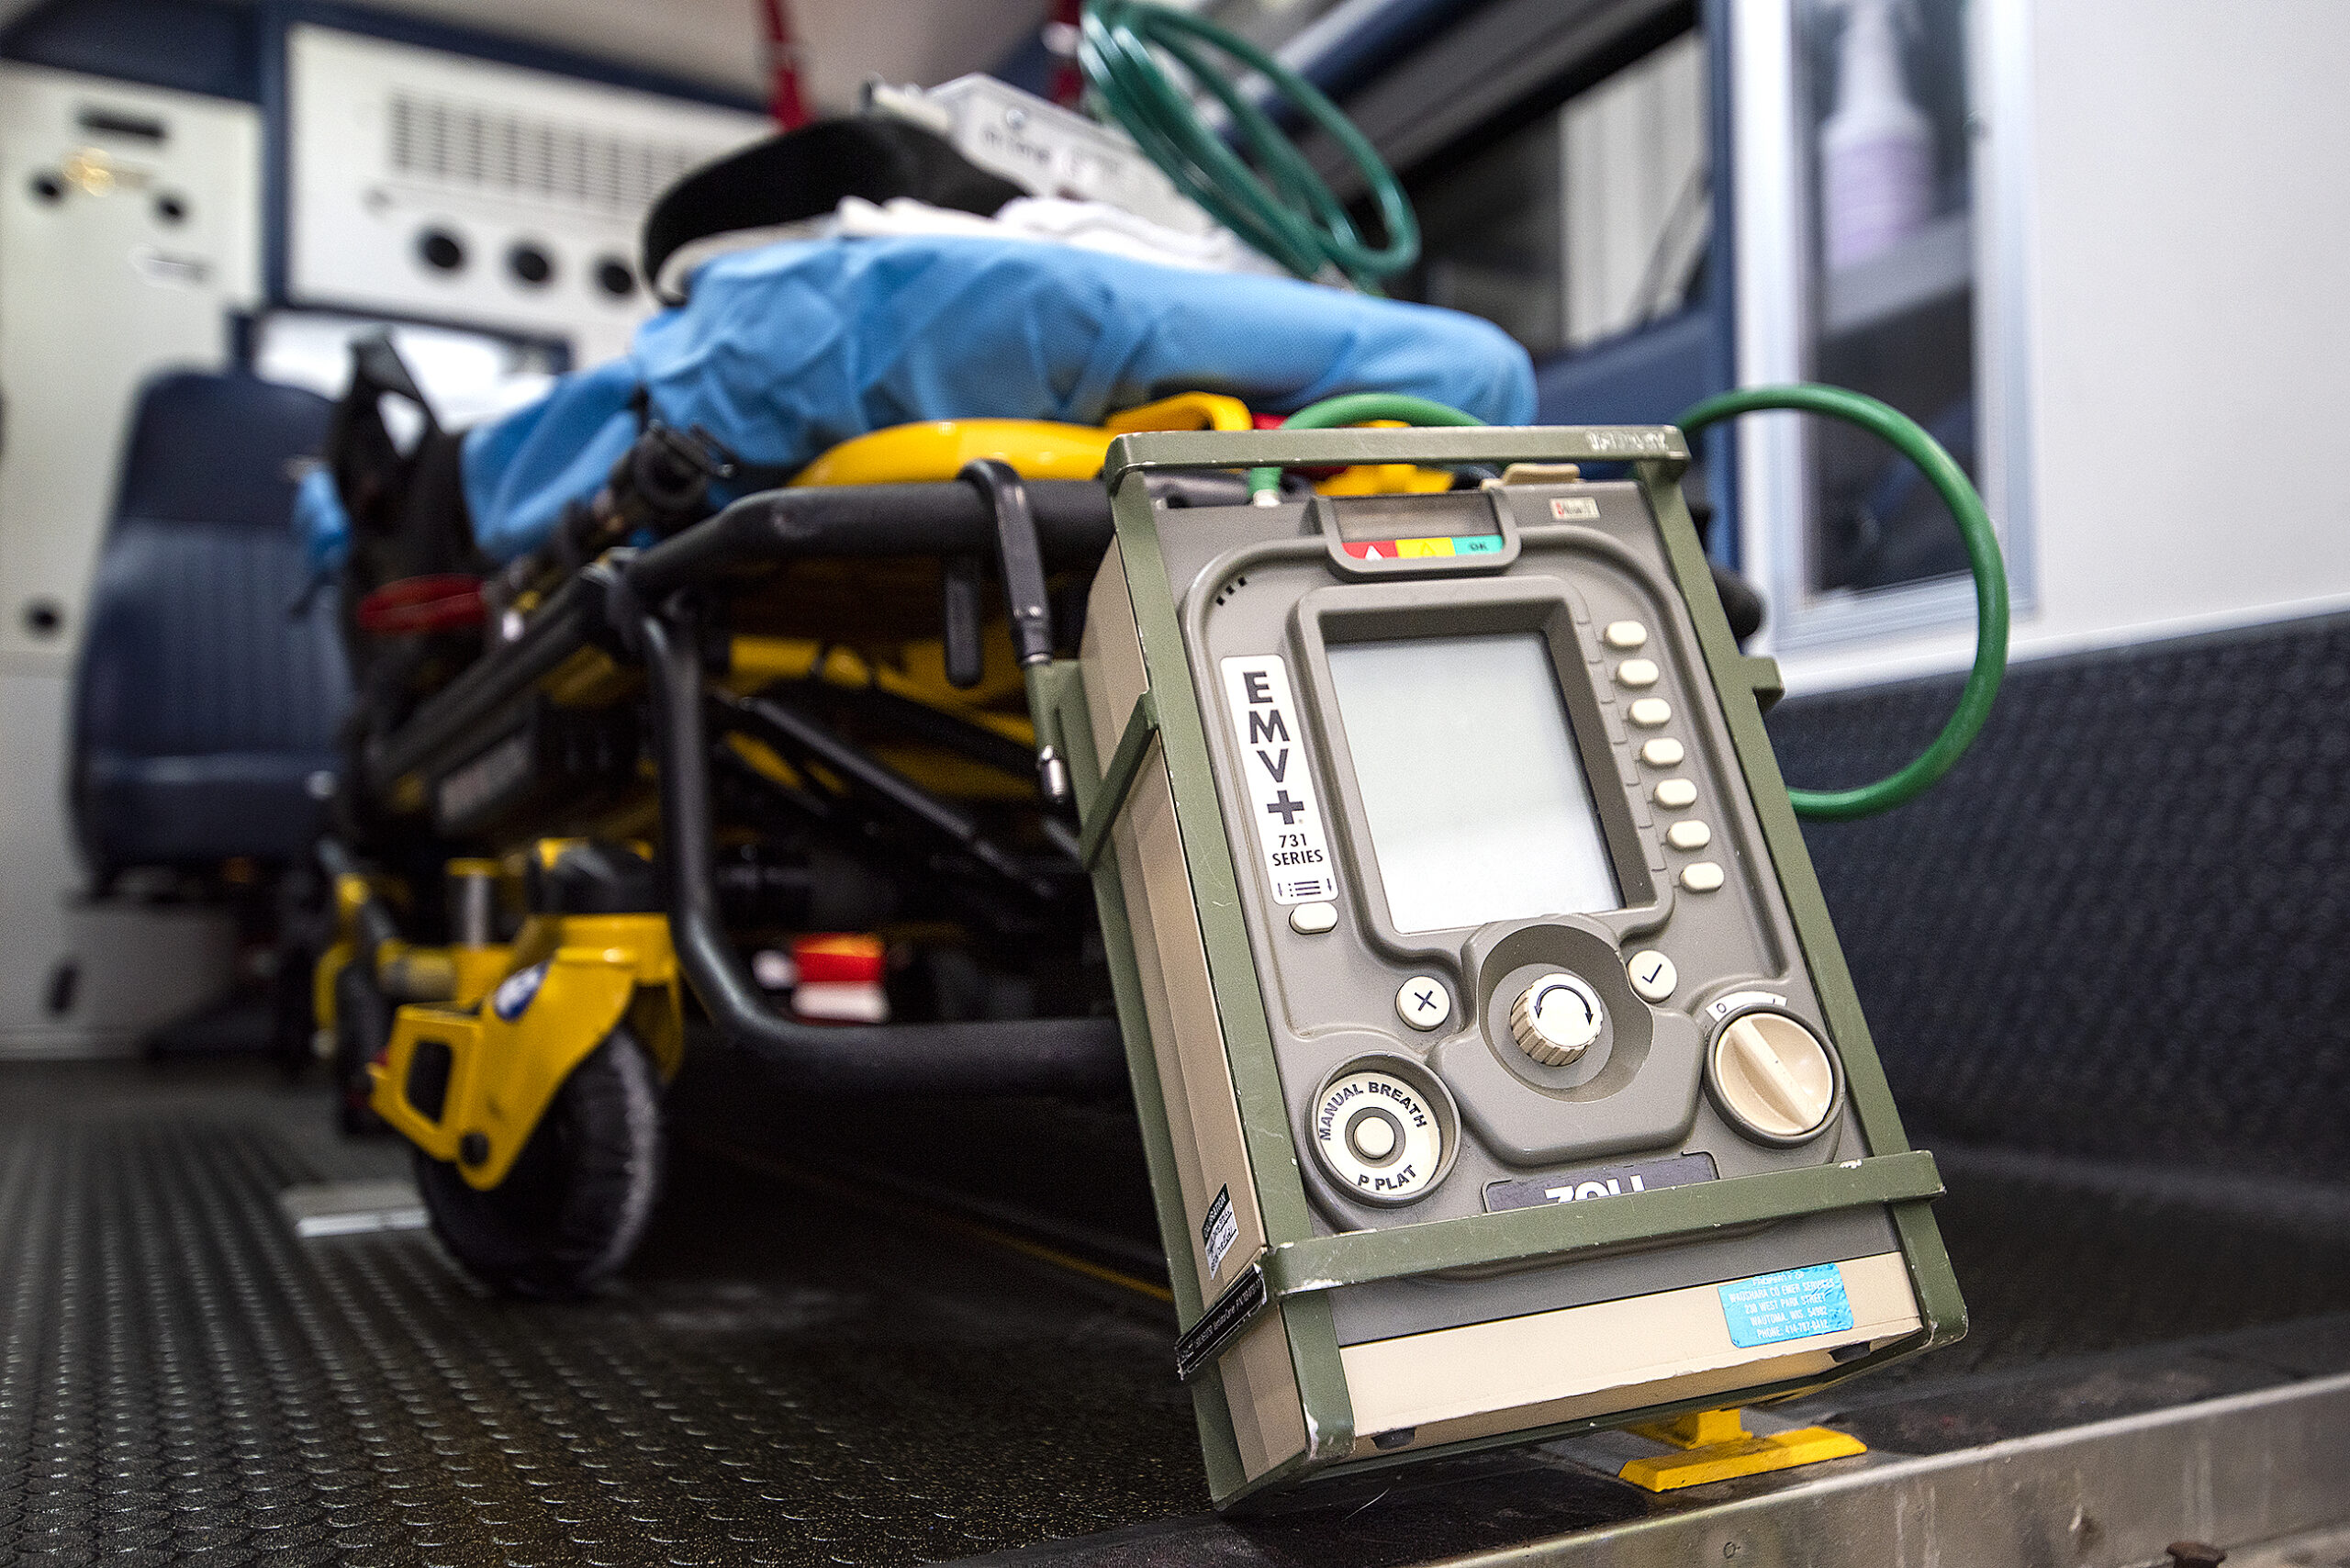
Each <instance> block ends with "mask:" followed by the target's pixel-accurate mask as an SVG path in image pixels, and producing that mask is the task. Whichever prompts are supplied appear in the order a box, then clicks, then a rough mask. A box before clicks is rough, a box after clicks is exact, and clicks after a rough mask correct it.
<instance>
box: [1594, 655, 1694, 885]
mask: <svg viewBox="0 0 2350 1568" xmlns="http://www.w3.org/2000/svg"><path fill="white" fill-rule="evenodd" d="M1599 636H1600V641H1602V642H1604V643H1606V644H1607V645H1608V646H1609V647H1611V648H1616V649H1618V650H1629V649H1633V648H1640V647H1645V646H1647V645H1648V640H1649V629H1648V628H1647V627H1645V626H1643V625H1641V624H1640V623H1639V622H1637V621H1611V622H1608V623H1607V625H1606V628H1605V629H1604V630H1602V631H1601V633H1600V634H1599ZM1657 679H1658V671H1657V667H1656V662H1655V661H1654V660H1653V659H1640V658H1635V659H1625V660H1623V661H1622V662H1621V663H1619V664H1617V666H1616V683H1617V685H1619V686H1623V687H1626V688H1628V689H1632V690H1635V691H1639V690H1644V689H1647V688H1649V687H1651V686H1654V685H1655V684H1656V683H1657ZM1625 717H1627V718H1628V719H1629V720H1631V722H1632V724H1633V726H1634V727H1635V728H1637V729H1643V730H1661V729H1662V728H1664V726H1665V725H1667V724H1669V723H1671V722H1673V704H1672V703H1670V702H1667V701H1666V700H1664V699H1663V698H1662V697H1639V698H1635V699H1634V700H1632V702H1631V705H1630V706H1629V707H1628V708H1627V709H1626V710H1625ZM1687 756H1688V752H1687V749H1686V748H1685V747H1684V746H1683V745H1682V744H1681V743H1680V742H1679V741H1677V740H1674V739H1673V737H1672V736H1671V735H1656V736H1653V737H1651V739H1649V740H1646V741H1643V742H1641V743H1640V760H1641V761H1642V762H1644V763H1646V764H1648V766H1650V767H1656V768H1666V767H1680V766H1681V764H1682V762H1683V761H1684V760H1685V759H1686V757H1687ZM1649 799H1650V800H1651V801H1655V802H1656V803H1657V804H1658V805H1659V806H1660V807H1662V808H1663V809H1664V810H1665V811H1668V812H1685V811H1687V810H1688V809H1689V808H1690V807H1692V806H1694V805H1695V804H1696V803H1697V786H1696V785H1695V784H1694V783H1692V782H1690V781H1689V780H1688V779H1686V778H1660V779H1659V780H1657V783H1656V787H1655V788H1654V789H1652V790H1650V791H1649ZM1664 841H1665V842H1666V843H1667V844H1670V845H1671V846H1673V848H1675V849H1680V850H1687V851H1695V850H1699V849H1703V848H1705V847H1706V846H1707V845H1709V844H1711V843H1712V842H1713V841H1714V830H1713V829H1712V828H1711V827H1708V826H1707V824H1706V823H1702V822H1699V821H1697V820H1695V818H1688V819H1684V821H1681V822H1676V823H1673V824H1672V825H1671V826H1670V827H1667V828H1666V829H1665V830H1664ZM1681 885H1682V886H1683V887H1684V888H1686V889H1688V890H1690V891H1691V892H1693V893H1710V892H1712V891H1714V890H1716V889H1717V888H1719V887H1720V886H1721V885H1722V868H1721V867H1720V866H1719V865H1718V864H1717V863H1716V862H1714V861H1711V860H1693V861H1691V862H1690V863H1689V864H1688V865H1686V866H1684V867H1683V868H1681Z"/></svg>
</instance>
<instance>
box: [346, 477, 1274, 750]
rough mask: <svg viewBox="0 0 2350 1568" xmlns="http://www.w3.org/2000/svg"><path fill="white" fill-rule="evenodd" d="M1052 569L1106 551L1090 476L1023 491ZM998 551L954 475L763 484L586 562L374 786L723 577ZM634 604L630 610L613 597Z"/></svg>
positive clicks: (978, 500) (432, 704)
mask: <svg viewBox="0 0 2350 1568" xmlns="http://www.w3.org/2000/svg"><path fill="white" fill-rule="evenodd" d="M1026 488H1027V490H1028V496H1029V504H1030V509H1031V510H1032V512H1033V514H1034V516H1035V522H1036V538H1037V543H1038V545H1039V546H1040V548H1041V549H1042V551H1043V553H1044V558H1045V560H1046V564H1047V565H1049V566H1091V565H1092V564H1093V563H1094V562H1096V561H1099V560H1100V559H1101V558H1102V553H1103V552H1104V551H1106V550H1108V549H1109V547H1110V536H1111V528H1110V498H1109V493H1108V492H1107V491H1106V490H1104V489H1103V488H1102V486H1101V485H1100V484H1098V483H1096V482H1095V481H1093V480H1091V479H1039V480H1035V481H1033V482H1031V483H1030V484H1029V485H1028V486H1027V487H1026ZM1192 488H1195V489H1198V490H1199V491H1200V492H1201V494H1202V496H1203V498H1207V497H1209V496H1214V498H1216V499H1230V498H1231V497H1230V496H1226V495H1225V494H1223V493H1222V492H1223V491H1224V490H1225V489H1229V490H1231V491H1232V492H1233V493H1234V494H1235V495H1237V494H1238V493H1239V490H1238V486H1237V482H1232V483H1228V484H1223V485H1219V484H1218V482H1217V480H1216V479H1215V477H1214V476H1210V479H1209V481H1208V482H1207V483H1206V484H1205V485H1196V484H1195V485H1193V486H1192ZM996 549H997V540H996V525H995V519H994V514H993V512H992V511H991V510H990V508H989V506H988V502H987V499H986V498H985V497H983V496H981V495H980V494H979V491H978V490H976V489H974V488H973V487H971V486H969V485H967V484H963V483H961V482H959V481H950V482H947V483H943V484H935V485H844V486H838V487H809V488H806V489H796V490H763V491H761V492H759V493H758V494H756V495H753V496H745V497H744V498H743V499H741V500H739V501H736V502H735V503H734V504H733V505H732V506H730V507H728V508H726V509H725V510H723V511H721V512H719V513H718V514H717V515H716V516H714V517H711V518H708V519H705V520H704V521H700V522H698V523H696V524H694V525H693V526H692V527H691V528H688V529H685V530H683V531H681V532H678V533H676V534H674V535H672V536H671V537H669V538H667V539H665V540H663V541H662V542H661V543H658V544H655V545H653V546H652V547H650V548H649V549H646V550H644V551H643V552H642V553H640V554H637V555H635V556H634V557H632V558H631V559H630V560H629V561H628V562H627V563H626V565H625V566H621V568H620V569H619V570H618V571H612V570H609V569H602V568H597V567H591V568H589V570H588V572H586V573H583V574H582V575H581V576H579V577H574V578H572V579H571V580H570V581H568V582H565V584H564V585H563V586H562V587H561V588H557V589H556V590H555V591H554V594H552V595H551V596H549V598H548V599H547V602H546V604H545V606H544V607H543V609H541V610H540V611H539V612H538V613H537V614H536V615H534V616H532V618H531V622H530V624H529V625H528V626H527V627H526V628H525V629H524V630H523V633H522V634H521V636H520V637H519V638H517V639H516V640H515V641H513V642H512V643H509V644H506V645H505V646H503V647H501V648H498V649H497V650H495V651H494V652H492V653H490V654H489V655H487V656H485V657H484V658H483V659H482V660H481V661H480V662H479V663H477V664H476V665H474V666H472V667H471V668H469V669H467V670H466V671H465V672H464V674H463V675H460V676H459V677H458V678H456V679H455V680H453V681H452V682H450V683H449V685H448V686H447V687H446V688H445V689H442V691H440V692H438V693H437V694H435V695H434V696H433V697H432V699H431V700H429V701H427V702H426V703H425V704H424V705H423V706H422V707H421V708H420V709H419V710H418V711H417V712H416V714H415V716H414V717H413V718H411V719H410V720H409V721H408V722H407V723H405V724H403V725H401V726H400V728H399V729H398V730H397V732H396V733H394V734H391V735H389V736H386V738H385V739H384V741H383V742H382V743H381V744H380V745H377V746H376V747H375V749H374V750H373V751H372V752H371V753H370V755H369V756H368V758H367V764H366V766H367V782H368V787H369V788H370V789H371V790H375V791H377V792H382V791H385V790H390V789H391V788H392V787H393V786H394V785H396V784H397V783H398V782H399V781H400V780H401V779H402V778H407V777H408V775H410V774H412V773H414V772H416V771H417V770H418V769H419V768H420V767H427V766H429V765H431V764H432V763H434V762H438V761H441V760H442V759H444V758H451V754H452V753H453V752H456V751H457V750H458V748H460V747H462V746H464V745H466V744H467V743H468V742H469V741H472V740H473V739H475V738H476V737H477V736H478V735H479V734H481V731H482V727H483V726H484V725H485V724H486V723H487V722H489V721H490V720H492V719H493V718H495V717H496V716H497V715H498V712H499V711H501V710H503V709H504V708H505V707H506V706H507V705H508V704H509V703H510V702H513V701H514V700H517V699H519V698H520V697H521V696H522V695H523V694H524V693H525V692H527V691H529V690H530V689H531V688H532V687H533V686H535V685H537V684H538V683H539V681H540V680H542V679H543V678H545V677H546V676H547V675H548V674H549V673H550V672H552V671H553V670H554V669H555V668H556V667H557V666H560V665H561V664H562V663H563V661H564V660H565V659H567V658H569V657H570V656H571V655H573V654H575V653H576V652H578V650H579V649H581V648H582V647H584V646H586V645H587V644H588V642H589V641H590V640H591V639H592V638H593V637H595V636H596V635H597V634H598V633H599V631H602V630H604V629H605V628H606V627H607V626H608V625H609V626H610V630H612V631H614V632H617V633H620V634H621V635H622V636H631V635H633V625H632V622H633V620H634V612H635V607H636V606H638V605H652V604H657V603H659V602H660V601H662V600H663V599H667V598H668V597H670V596H671V595H672V594H675V593H677V591H679V590H680V589H684V588H696V587H699V586H700V585H702V584H704V583H709V582H713V581H716V580H718V579H720V578H722V577H729V576H733V575H736V574H739V573H744V572H749V571H755V570H756V569H758V568H759V567H762V566H769V567H771V566H780V565H782V564H783V563H785V562H787V561H792V560H801V559H813V558H817V557H833V558H840V557H867V558H870V557H878V556H890V555H935V556H941V557H945V556H950V555H957V554H993V553H994V552H995V550H996ZM616 600H634V601H635V603H634V605H630V604H623V603H620V602H616Z"/></svg>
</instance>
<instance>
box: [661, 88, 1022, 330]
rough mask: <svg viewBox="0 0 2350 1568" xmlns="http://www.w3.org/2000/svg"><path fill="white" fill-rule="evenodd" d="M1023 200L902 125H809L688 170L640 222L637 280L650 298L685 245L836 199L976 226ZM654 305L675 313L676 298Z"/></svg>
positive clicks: (866, 121)
mask: <svg viewBox="0 0 2350 1568" xmlns="http://www.w3.org/2000/svg"><path fill="white" fill-rule="evenodd" d="M1027 194H1028V193H1027V192H1026V191H1024V190H1023V189H1022V188H1021V187H1020V186H1018V185H1013V183H1012V182H1011V181H1010V180H1006V179H1003V178H1002V177H1000V176H998V175H995V174H989V173H988V172H987V171H986V170H985V169H982V168H980V167H979V165H978V164H976V163H974V162H971V161H970V160H969V159H968V158H966V157H964V156H963V154H962V153H960V152H958V151H956V150H955V147H954V145H953V144H952V143H951V142H949V141H947V140H946V139H945V138H943V137H940V136H938V135H936V134H934V132H931V131H928V130H924V129H923V128H922V127H920V126H918V125H915V124H913V123H912V122H911V121H908V120H901V119H895V118H890V117H889V116H886V115H869V116H865V117H863V118H856V119H831V120H818V121H817V122H816V123H815V124H813V125H806V126H802V127H800V129H798V130H791V131H786V132H785V133H784V134H782V135H781V136H778V137H774V138H771V139H769V140H766V141H762V142H759V143H758V144H756V145H755V146H752V147H746V148H744V150H743V151H740V152H737V153H735V154H734V155H733V157H731V158H725V159H722V160H720V161H719V162H715V163H711V164H709V165H707V166H706V167H704V168H700V169H697V170H696V171H694V173H692V174H688V175H687V176H686V177H685V178H684V179H682V180H680V181H678V182H677V184H676V185H671V186H670V187H669V188H668V190H666V192H664V193H663V194H662V196H661V199H660V200H659V201H657V202H655V203H654V204H653V210H652V211H651V212H649V213H647V214H646V215H645V218H644V256H643V262H644V277H645V280H646V283H647V284H648V286H651V287H652V288H653V289H654V290H655V292H656V293H658V292H659V290H660V278H661V268H662V267H663V266H664V265H665V264H666V263H667V262H668V260H669V258H670V257H671V256H674V255H676V254H677V252H679V251H682V250H684V249H685V248H686V247H687V246H688V245H690V244H692V243H693V242H694V241H697V240H706V239H708V238H710V237H711V235H713V234H731V233H733V232H735V231H737V230H744V229H767V228H772V227H774V226H775V225H777V224H781V223H798V222H800V221H801V220H803V219H805V218H815V217H819V216H821V215H822V214H824V213H827V212H830V211H832V210H833V208H834V207H838V206H839V205H840V203H841V198H842V197H843V196H861V197H863V198H864V199H865V200H867V201H871V202H883V201H888V200H890V198H891V197H893V196H912V197H913V198H914V199H915V200H917V201H925V202H928V203H930V204H931V205H932V206H933V207H952V208H954V209H955V210H956V211H957V212H975V213H978V214H979V216H981V217H983V218H984V217H988V216H990V215H991V214H993V213H994V212H995V210H996V209H997V208H998V207H1002V205H1003V204H1004V203H1005V202H1008V201H1011V200H1013V198H1015V197H1018V196H1026V195H1027ZM661 298H662V300H663V301H664V302H665V303H666V304H670V305H677V304H682V303H683V302H684V298H685V297H684V296H683V295H682V294H679V295H674V296H673V295H667V294H662V295H661Z"/></svg>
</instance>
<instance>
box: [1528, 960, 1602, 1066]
mask: <svg viewBox="0 0 2350 1568" xmlns="http://www.w3.org/2000/svg"><path fill="white" fill-rule="evenodd" d="M1606 1022H1607V1010H1606V1008H1604V1007H1602V1006H1601V1005H1600V1004H1599V993H1598V992H1597V991H1594V990H1592V989H1591V987H1590V986H1589V985H1588V984H1586V983H1585V982H1584V981H1583V980H1581V979H1580V978H1578V977H1577V976H1574V975H1571V974H1568V973H1567V972H1565V971H1564V970H1562V969H1556V970H1553V971H1551V972H1550V973H1549V974H1547V975H1544V976H1543V977H1542V978H1541V979H1539V980H1536V981H1535V982H1534V983H1533V984H1532V985H1529V986H1527V988H1526V989H1525V990H1524V991H1520V992H1518V996H1517V1004H1516V1006H1514V1007H1512V1008H1511V1009H1510V1010H1509V1032H1510V1037H1511V1038H1512V1039H1514V1040H1516V1042H1517V1048H1518V1049H1520V1050H1522V1051H1524V1052H1525V1053H1526V1054H1527V1056H1529V1057H1532V1058H1534V1059H1535V1060H1536V1061H1539V1062H1540V1063H1541V1064H1542V1065H1543V1066H1544V1067H1565V1066H1567V1065H1568V1064H1569V1063H1571V1062H1572V1061H1573V1060H1575V1058H1578V1057H1580V1056H1582V1055H1583V1052H1585V1051H1587V1050H1589V1049H1590V1048H1591V1047H1592V1043H1593V1042H1594V1041H1595V1040H1597V1039H1598V1038H1599V1032H1600V1030H1601V1028H1602V1027H1603V1026H1605V1025H1606Z"/></svg>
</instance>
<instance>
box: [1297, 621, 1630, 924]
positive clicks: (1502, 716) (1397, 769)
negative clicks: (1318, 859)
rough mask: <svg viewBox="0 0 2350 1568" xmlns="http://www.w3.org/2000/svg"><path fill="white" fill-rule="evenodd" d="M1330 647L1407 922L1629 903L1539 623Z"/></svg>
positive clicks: (1396, 918)
mask: <svg viewBox="0 0 2350 1568" xmlns="http://www.w3.org/2000/svg"><path fill="white" fill-rule="evenodd" d="M1329 652H1330V678H1331V680H1332V682H1333V683H1334V684H1335V685H1336V686H1337V696H1338V716H1339V718H1340V720H1341V721H1342V722H1344V723H1345V725H1346V730H1347V745H1348V750H1350V751H1351V752H1352V753H1353V757H1352V760H1353V763H1354V770H1355V782H1356V784H1357V786H1358V787H1359V788H1360V790H1361V793H1362V801H1363V810H1364V812H1365V814H1366V815H1368V816H1369V818H1370V819H1371V820H1370V823H1369V824H1368V825H1369V826H1370V829H1371V848H1372V853H1373V855H1374V856H1375V857H1376V858H1377V860H1378V862H1379V876H1380V879H1381V880H1382V881H1383V882H1385V883H1386V884H1387V910H1388V916H1389V918H1390V919H1392V920H1393V922H1394V924H1395V929H1396V930H1398V931H1403V932H1423V931H1450V930H1454V929H1457V928H1459V927H1461V926H1471V925H1483V924H1485V923H1486V922H1487V921H1489V920H1527V919H1532V918H1534V917H1536V916H1539V915H1546V914H1590V913H1599V912H1601V911H1605V910H1614V909H1621V908H1623V906H1624V895H1623V892H1622V890H1621V889H1620V888H1619V887H1618V886H1617V881H1616V867H1615V863H1614V861H1613V860H1612V859H1610V858H1609V857H1608V853H1607V843H1606V836H1605V835H1604V834H1602V833H1601V831H1600V825H1599V812H1598V811H1597V809H1596V808H1595V806H1594V805H1593V803H1592V795H1591V780H1590V779H1589V778H1587V777H1586V776H1585V775H1584V773H1583V757H1582V754H1581V753H1580V752H1579V751H1578V749H1577V748H1576V745H1575V736H1574V728H1573V722H1572V720H1570V719H1569V718H1568V716H1567V706H1566V700H1565V698H1564V697H1563V695H1562V694H1561V692H1560V690H1559V677H1558V672H1557V670H1556V668H1555V667H1554V666H1552V664H1551V662H1550V644H1548V643H1547V642H1546V641H1545V640H1544V639H1543V638H1542V636H1541V635H1540V634H1539V633H1533V632H1521V633H1505V634H1502V635H1498V636H1478V637H1417V638H1412V639H1409V640H1398V641H1394V642H1380V643H1337V644H1331V645H1330V650H1329Z"/></svg>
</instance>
